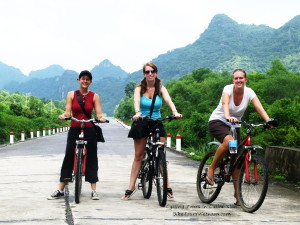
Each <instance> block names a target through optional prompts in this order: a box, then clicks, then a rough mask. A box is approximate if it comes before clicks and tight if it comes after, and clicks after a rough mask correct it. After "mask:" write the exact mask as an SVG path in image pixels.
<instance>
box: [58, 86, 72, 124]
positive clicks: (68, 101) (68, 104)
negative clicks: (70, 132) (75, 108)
mask: <svg viewBox="0 0 300 225" xmlns="http://www.w3.org/2000/svg"><path fill="white" fill-rule="evenodd" d="M73 96H74V91H70V92H68V94H67V98H66V110H65V112H64V113H63V114H61V115H59V116H58V119H60V120H64V119H65V117H69V116H71V110H72V100H73Z"/></svg>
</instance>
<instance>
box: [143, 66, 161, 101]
mask: <svg viewBox="0 0 300 225" xmlns="http://www.w3.org/2000/svg"><path fill="white" fill-rule="evenodd" d="M146 66H150V67H151V68H153V70H154V71H155V72H156V73H157V72H158V70H157V67H156V65H155V64H154V63H152V62H148V63H146V64H144V66H143V73H145V68H146ZM138 86H140V87H141V95H143V94H144V93H145V92H146V91H147V81H146V77H144V78H143V79H142V80H141V83H140V84H139V85H138ZM154 87H155V91H154V93H156V94H157V95H159V94H160V88H161V79H159V78H158V77H157V76H156V77H155V84H154Z"/></svg>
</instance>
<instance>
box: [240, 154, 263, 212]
mask: <svg viewBox="0 0 300 225" xmlns="http://www.w3.org/2000/svg"><path fill="white" fill-rule="evenodd" d="M247 162H248V163H247V164H248V169H247V165H245V163H243V165H242V167H241V171H240V174H239V179H238V201H239V203H240V205H241V207H242V209H243V210H244V211H246V212H249V213H252V212H254V211H256V210H258V209H259V207H260V206H261V205H262V203H263V202H264V200H265V197H266V194H267V190H268V169H267V165H266V162H265V161H264V159H263V158H262V157H261V156H258V155H251V158H250V159H249V160H248V161H247Z"/></svg>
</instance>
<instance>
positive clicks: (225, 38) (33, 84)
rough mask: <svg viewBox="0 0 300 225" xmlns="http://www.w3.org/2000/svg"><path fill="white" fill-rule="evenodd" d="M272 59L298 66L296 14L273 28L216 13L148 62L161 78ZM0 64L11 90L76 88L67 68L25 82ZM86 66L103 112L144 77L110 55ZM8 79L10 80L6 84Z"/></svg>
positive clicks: (51, 93)
mask: <svg viewBox="0 0 300 225" xmlns="http://www.w3.org/2000/svg"><path fill="white" fill-rule="evenodd" d="M276 58H279V59H280V60H281V61H282V62H283V64H284V66H285V67H286V68H288V69H289V70H290V71H293V72H299V71H300V16H296V17H294V18H293V19H291V20H290V21H288V22H287V23H286V24H284V25H283V26H282V27H280V28H279V29H274V28H271V27H268V26H265V25H259V26H257V25H246V24H238V23H237V22H236V21H234V20H232V19H231V18H229V17H228V16H226V15H224V14H218V15H216V16H214V18H213V19H212V20H211V22H210V24H209V25H208V28H207V29H206V30H205V31H204V32H203V33H202V34H201V35H200V37H199V38H198V39H197V40H196V41H195V42H194V43H192V44H189V45H187V46H185V47H182V48H177V49H174V50H172V51H169V52H167V53H164V54H161V55H159V56H158V57H157V58H155V59H153V60H152V61H153V62H154V63H155V64H156V65H157V66H158V69H159V77H160V78H161V79H162V80H163V81H164V82H166V81H168V80H170V79H178V78H179V77H181V76H183V75H185V74H189V73H191V72H192V71H193V70H196V69H198V68H209V69H211V70H212V71H215V72H222V71H232V70H234V69H236V68H243V69H245V70H246V71H247V72H254V71H256V72H261V73H264V72H266V71H267V70H268V69H269V68H270V66H271V65H270V64H271V61H273V60H274V59H276ZM3 65H4V64H0V77H1V79H2V80H3V82H2V83H1V85H2V88H3V87H4V88H5V89H6V90H9V91H12V92H13V91H21V92H24V93H31V94H33V95H36V96H38V97H46V98H52V99H58V100H61V99H64V98H65V94H66V92H67V91H68V90H72V89H73V88H76V87H77V86H76V85H77V84H76V82H75V83H74V80H75V78H76V76H77V74H76V72H74V71H73V72H70V71H69V72H67V73H71V74H73V75H70V76H68V79H66V80H64V79H63V78H62V77H60V75H59V74H58V73H57V76H55V77H51V76H48V77H47V78H44V79H41V80H39V78H41V77H42V75H41V73H40V75H39V74H36V75H35V77H36V78H35V80H33V81H27V82H24V81H26V79H27V78H28V77H26V76H22V74H21V72H20V71H19V70H18V69H15V68H12V67H9V68H7V67H3ZM8 69H9V70H8ZM8 71H9V72H8ZM91 71H92V73H93V75H94V80H93V81H94V82H93V84H92V86H91V88H92V89H93V90H94V91H96V92H97V93H99V94H101V99H102V105H103V109H104V111H105V112H106V113H108V115H112V114H113V110H114V107H115V106H116V105H117V104H118V103H119V102H120V100H121V99H122V98H123V97H124V87H125V85H126V84H127V83H128V82H130V81H135V82H139V81H140V80H141V79H142V77H143V75H142V72H141V70H139V71H136V72H134V73H132V74H128V73H126V72H125V71H124V70H122V69H121V68H120V67H119V66H116V65H113V64H112V63H111V62H110V61H109V60H104V61H103V62H101V63H100V64H99V65H97V66H95V67H94V68H92V70H91ZM40 72H41V71H40ZM65 73H66V72H65ZM8 74H9V76H8ZM63 74H64V73H63ZM62 76H63V77H64V76H66V74H65V75H62ZM37 77H38V78H37ZM9 79H10V80H9ZM9 81H13V82H12V83H10V84H9V85H7V84H8V82H9ZM16 81H17V82H16ZM41 87H43V88H41ZM0 88H1V86H0ZM45 88H46V89H45Z"/></svg>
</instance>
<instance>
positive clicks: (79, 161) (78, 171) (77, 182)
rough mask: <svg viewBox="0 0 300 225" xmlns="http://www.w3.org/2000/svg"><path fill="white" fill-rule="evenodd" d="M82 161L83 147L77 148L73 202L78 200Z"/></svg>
mask: <svg viewBox="0 0 300 225" xmlns="http://www.w3.org/2000/svg"><path fill="white" fill-rule="evenodd" d="M82 161H83V148H78V149H77V160H76V173H75V202H76V203H77V204H78V203H79V202H80V194H81V186H82Z"/></svg>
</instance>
